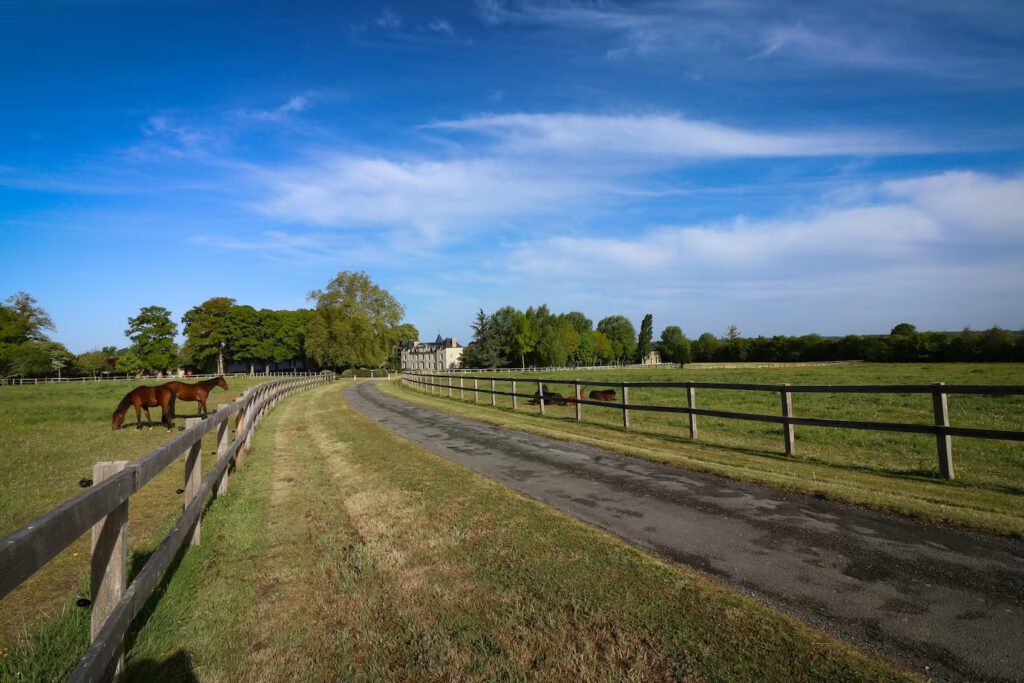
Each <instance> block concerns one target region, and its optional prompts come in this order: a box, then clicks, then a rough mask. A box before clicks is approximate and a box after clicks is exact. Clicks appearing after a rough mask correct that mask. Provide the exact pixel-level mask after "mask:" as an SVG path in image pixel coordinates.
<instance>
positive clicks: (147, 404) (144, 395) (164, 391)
mask: <svg viewBox="0 0 1024 683" xmlns="http://www.w3.org/2000/svg"><path fill="white" fill-rule="evenodd" d="M174 399H175V396H174V392H173V391H171V390H170V389H168V388H167V387H166V386H158V387H147V386H141V387H135V388H134V389H132V390H131V391H129V392H128V393H127V394H125V397H124V398H122V399H121V402H120V403H118V404H117V409H116V410H115V411H114V419H113V421H112V422H111V427H112V428H113V429H114V430H115V431H116V430H118V429H120V428H121V423H122V422H124V415H125V413H127V412H128V406H134V407H135V428H136V429H142V412H143V411H145V412H146V421H147V422H149V428H150V429H152V428H153V419H152V418H151V417H150V416H149V409H150V408H155V407H156V406H160V410H161V411H163V415H162V416H161V417H160V422H161V424H163V425H166V427H167V431H172V430H173V429H174Z"/></svg>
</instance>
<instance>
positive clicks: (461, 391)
mask: <svg viewBox="0 0 1024 683" xmlns="http://www.w3.org/2000/svg"><path fill="white" fill-rule="evenodd" d="M462 380H463V378H462V375H459V398H460V399H462V400H463V401H465V400H466V387H465V382H463V381H462Z"/></svg>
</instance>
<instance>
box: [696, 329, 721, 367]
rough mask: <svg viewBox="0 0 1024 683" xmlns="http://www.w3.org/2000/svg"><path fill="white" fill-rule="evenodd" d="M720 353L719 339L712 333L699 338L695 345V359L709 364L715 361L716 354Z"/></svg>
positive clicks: (706, 333)
mask: <svg viewBox="0 0 1024 683" xmlns="http://www.w3.org/2000/svg"><path fill="white" fill-rule="evenodd" d="M716 351H718V338H717V337H716V336H715V335H713V334H711V333H710V332H705V333H704V334H702V335H700V336H699V337H697V341H696V342H694V344H693V359H694V360H696V361H701V362H707V361H711V360H714V359H715V352H716Z"/></svg>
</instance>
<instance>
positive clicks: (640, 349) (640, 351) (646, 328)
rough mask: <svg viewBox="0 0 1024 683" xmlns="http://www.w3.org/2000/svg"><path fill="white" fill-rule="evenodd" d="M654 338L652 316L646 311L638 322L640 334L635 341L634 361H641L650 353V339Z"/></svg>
mask: <svg viewBox="0 0 1024 683" xmlns="http://www.w3.org/2000/svg"><path fill="white" fill-rule="evenodd" d="M653 338H654V316H653V315H651V314H650V313H648V314H647V315H645V316H644V319H643V320H642V321H641V322H640V336H639V337H638V338H637V343H636V362H637V363H643V362H644V361H646V360H647V356H648V355H650V353H651V340H652V339H653Z"/></svg>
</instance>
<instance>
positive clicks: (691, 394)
mask: <svg viewBox="0 0 1024 683" xmlns="http://www.w3.org/2000/svg"><path fill="white" fill-rule="evenodd" d="M686 407H687V408H689V409H690V410H693V409H694V408H696V407H697V389H696V388H695V387H694V386H693V385H692V384H689V383H687V385H686ZM690 438H691V439H696V438H697V416H696V415H695V414H693V413H690Z"/></svg>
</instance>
